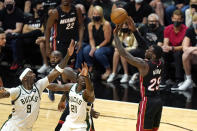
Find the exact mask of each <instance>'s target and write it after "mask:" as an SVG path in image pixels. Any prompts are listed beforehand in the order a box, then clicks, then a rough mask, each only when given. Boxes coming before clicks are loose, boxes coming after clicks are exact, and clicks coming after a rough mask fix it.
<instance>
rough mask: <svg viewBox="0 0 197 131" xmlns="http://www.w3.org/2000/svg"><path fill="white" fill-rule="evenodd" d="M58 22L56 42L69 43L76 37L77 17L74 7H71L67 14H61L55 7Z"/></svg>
mask: <svg viewBox="0 0 197 131" xmlns="http://www.w3.org/2000/svg"><path fill="white" fill-rule="evenodd" d="M57 10H58V20H57V29H56V33H57V37H56V40H57V41H61V42H66V43H67V44H69V43H70V40H71V39H75V40H76V39H77V37H78V25H79V23H78V17H77V10H76V8H75V6H72V7H71V9H70V12H69V13H66V12H63V11H62V9H61V8H60V6H58V7H57Z"/></svg>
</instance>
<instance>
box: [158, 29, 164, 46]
mask: <svg viewBox="0 0 197 131" xmlns="http://www.w3.org/2000/svg"><path fill="white" fill-rule="evenodd" d="M163 31H164V28H163V27H162V28H161V30H160V32H159V35H158V42H162V43H163V38H164V37H163Z"/></svg>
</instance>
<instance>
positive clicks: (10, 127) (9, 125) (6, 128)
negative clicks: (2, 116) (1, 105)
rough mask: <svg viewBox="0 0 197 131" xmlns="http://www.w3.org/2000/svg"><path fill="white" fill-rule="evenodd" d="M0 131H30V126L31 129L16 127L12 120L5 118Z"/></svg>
mask: <svg viewBox="0 0 197 131" xmlns="http://www.w3.org/2000/svg"><path fill="white" fill-rule="evenodd" d="M0 131H32V128H31V129H28V128H20V127H17V126H16V125H15V123H14V122H13V121H11V120H7V121H6V122H5V123H4V124H3V126H2V128H1V129H0Z"/></svg>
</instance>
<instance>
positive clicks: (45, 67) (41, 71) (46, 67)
mask: <svg viewBox="0 0 197 131" xmlns="http://www.w3.org/2000/svg"><path fill="white" fill-rule="evenodd" d="M47 69H48V66H47V65H46V64H43V65H42V66H41V67H40V68H39V69H38V70H37V72H38V73H44V72H45V71H46V70H47Z"/></svg>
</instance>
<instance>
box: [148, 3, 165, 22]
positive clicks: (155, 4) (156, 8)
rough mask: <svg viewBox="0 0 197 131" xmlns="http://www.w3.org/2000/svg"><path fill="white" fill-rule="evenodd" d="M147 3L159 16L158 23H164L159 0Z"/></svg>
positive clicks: (162, 10) (162, 9) (161, 4)
mask: <svg viewBox="0 0 197 131" xmlns="http://www.w3.org/2000/svg"><path fill="white" fill-rule="evenodd" d="M149 5H150V6H151V7H152V8H154V10H155V13H156V14H157V15H158V16H159V23H160V24H161V25H164V7H163V3H162V2H161V0H152V1H151V2H150V3H149Z"/></svg>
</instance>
